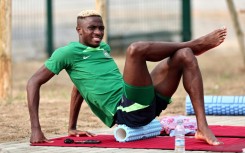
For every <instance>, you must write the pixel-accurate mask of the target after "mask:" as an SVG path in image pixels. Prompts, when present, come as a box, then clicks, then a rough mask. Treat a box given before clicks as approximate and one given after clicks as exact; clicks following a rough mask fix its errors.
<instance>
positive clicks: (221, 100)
mask: <svg viewBox="0 0 245 153" xmlns="http://www.w3.org/2000/svg"><path fill="white" fill-rule="evenodd" d="M204 106H205V114H207V115H234V116H235V115H245V96H204ZM186 114H187V115H194V114H195V112H194V110H193V106H192V103H191V100H190V97H189V96H186Z"/></svg>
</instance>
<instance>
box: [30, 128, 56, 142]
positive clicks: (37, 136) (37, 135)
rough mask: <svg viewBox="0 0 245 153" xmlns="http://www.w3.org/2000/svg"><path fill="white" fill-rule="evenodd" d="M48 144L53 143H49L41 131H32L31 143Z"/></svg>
mask: <svg viewBox="0 0 245 153" xmlns="http://www.w3.org/2000/svg"><path fill="white" fill-rule="evenodd" d="M43 142H48V143H52V142H53V141H49V140H48V139H47V138H46V137H45V136H44V134H43V132H42V131H41V130H32V132H31V138H30V143H43Z"/></svg>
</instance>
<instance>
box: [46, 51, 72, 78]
mask: <svg viewBox="0 0 245 153" xmlns="http://www.w3.org/2000/svg"><path fill="white" fill-rule="evenodd" d="M70 56H71V55H70V54H69V51H68V50H67V49H65V48H60V49H57V50H56V51H54V52H53V54H52V56H51V57H50V58H49V59H48V60H46V61H45V66H46V68H47V69H49V70H50V71H51V72H53V73H54V74H57V75H58V74H59V73H60V71H62V70H63V69H66V68H68V67H69V66H70V65H71V61H70V60H69V59H70V58H69V57H70Z"/></svg>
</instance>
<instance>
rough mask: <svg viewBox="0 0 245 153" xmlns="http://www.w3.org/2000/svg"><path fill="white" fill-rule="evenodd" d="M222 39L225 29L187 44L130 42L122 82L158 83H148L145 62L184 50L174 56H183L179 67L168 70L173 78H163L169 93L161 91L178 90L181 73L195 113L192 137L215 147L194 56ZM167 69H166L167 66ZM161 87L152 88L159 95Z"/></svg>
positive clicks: (139, 84)
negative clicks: (194, 135)
mask: <svg viewBox="0 0 245 153" xmlns="http://www.w3.org/2000/svg"><path fill="white" fill-rule="evenodd" d="M225 36H226V29H218V30H215V31H214V32H211V33H210V34H208V35H205V36H203V37H200V38H198V39H195V40H193V41H189V42H183V43H168V42H138V43H134V44H132V45H131V46H130V47H129V48H128V50H127V55H126V62H125V68H124V75H123V76H124V81H125V82H126V83H128V84H130V85H134V86H147V85H151V84H154V85H156V84H157V83H159V82H157V81H156V80H158V79H156V78H153V81H154V82H152V78H151V75H150V74H149V72H148V69H147V65H146V61H160V60H163V59H165V58H168V57H171V58H173V57H174V56H177V55H178V53H177V51H178V50H180V49H182V48H185V49H184V50H182V51H179V52H183V54H180V55H181V56H180V55H178V56H177V57H185V58H182V60H183V59H184V60H183V61H182V65H179V67H178V69H177V70H176V71H174V70H171V71H172V72H175V74H174V73H172V74H174V75H175V76H174V77H169V78H171V79H166V80H173V81H170V82H168V83H169V85H168V87H169V88H170V89H171V90H169V92H164V93H163V95H166V96H171V95H172V94H173V93H174V92H175V90H176V89H177V87H178V84H179V80H180V78H181V76H182V73H183V84H184V87H185V89H186V91H187V92H188V93H189V95H190V96H191V99H192V103H193V107H194V110H195V112H196V114H197V116H196V117H197V122H198V131H197V134H196V138H197V139H203V140H205V141H206V142H207V143H209V144H211V145H218V144H220V142H219V141H218V140H217V139H216V138H215V136H214V135H213V133H212V132H211V130H210V129H209V128H208V124H207V121H206V116H205V111H204V96H203V85H202V77H201V73H200V70H199V67H198V63H197V60H196V58H195V56H194V55H199V54H202V53H203V52H205V51H207V50H209V49H212V48H214V47H216V46H218V45H219V44H220V43H222V42H223V41H224V39H225ZM188 47H189V49H188ZM186 48H187V49H186ZM183 55H184V56H183ZM171 58H170V59H171ZM177 59H178V58H177ZM164 62H165V63H168V62H169V63H171V60H168V62H166V60H165V61H163V63H164ZM172 63H173V64H172V65H173V67H174V65H175V66H176V64H178V60H175V62H172ZM165 65H166V64H165ZM168 66H170V64H169V65H168ZM165 68H166V69H167V70H169V69H170V67H167V66H165ZM163 70H164V69H163ZM169 72H170V71H169ZM153 73H154V72H153ZM153 73H152V75H153ZM169 74H171V73H169ZM169 74H168V73H163V75H162V78H167V77H166V75H169ZM164 75H165V76H164ZM170 76H171V75H170ZM155 77H156V76H155ZM158 81H159V80H158ZM160 82H161V81H160ZM165 82H166V81H165ZM174 82H175V83H174ZM171 83H172V84H171ZM162 87H163V86H156V88H159V89H157V91H158V92H159V93H162V92H163V91H164V90H162V89H160V88H162ZM166 87H167V86H166Z"/></svg>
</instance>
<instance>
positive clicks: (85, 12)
mask: <svg viewBox="0 0 245 153" xmlns="http://www.w3.org/2000/svg"><path fill="white" fill-rule="evenodd" d="M89 16H99V17H101V15H100V13H99V12H97V11H96V10H83V11H81V12H80V13H79V14H78V15H77V19H82V18H85V17H89Z"/></svg>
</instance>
